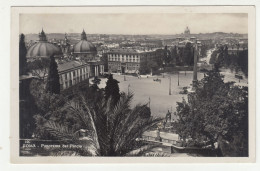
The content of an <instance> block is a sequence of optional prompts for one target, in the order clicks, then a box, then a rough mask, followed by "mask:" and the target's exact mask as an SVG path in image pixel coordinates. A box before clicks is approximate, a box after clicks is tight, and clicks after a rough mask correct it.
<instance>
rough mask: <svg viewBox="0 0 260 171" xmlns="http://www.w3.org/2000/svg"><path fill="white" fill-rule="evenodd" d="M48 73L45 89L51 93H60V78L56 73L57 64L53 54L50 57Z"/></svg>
mask: <svg viewBox="0 0 260 171" xmlns="http://www.w3.org/2000/svg"><path fill="white" fill-rule="evenodd" d="M50 59H51V60H50V65H49V73H48V77H47V84H46V91H47V92H49V93H51V94H59V93H60V78H59V73H58V65H57V63H56V61H55V58H54V55H52V56H51V57H50Z"/></svg>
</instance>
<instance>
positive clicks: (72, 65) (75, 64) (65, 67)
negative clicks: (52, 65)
mask: <svg viewBox="0 0 260 171" xmlns="http://www.w3.org/2000/svg"><path fill="white" fill-rule="evenodd" d="M83 65H86V64H85V63H80V62H78V61H69V62H65V63H61V64H58V71H59V72H62V71H66V70H69V69H73V68H76V67H79V66H83Z"/></svg>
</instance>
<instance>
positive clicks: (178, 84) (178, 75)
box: [178, 71, 180, 86]
mask: <svg viewBox="0 0 260 171" xmlns="http://www.w3.org/2000/svg"><path fill="white" fill-rule="evenodd" d="M179 79H180V76H179V71H178V86H179V85H180V81H179Z"/></svg>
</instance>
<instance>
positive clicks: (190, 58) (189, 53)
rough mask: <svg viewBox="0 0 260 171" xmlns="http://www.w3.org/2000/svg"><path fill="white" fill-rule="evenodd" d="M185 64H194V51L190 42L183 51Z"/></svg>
mask: <svg viewBox="0 0 260 171" xmlns="http://www.w3.org/2000/svg"><path fill="white" fill-rule="evenodd" d="M183 59H184V64H185V65H189V66H192V65H193V63H194V49H193V46H192V44H191V43H190V42H188V43H186V45H185V47H184V51H183Z"/></svg>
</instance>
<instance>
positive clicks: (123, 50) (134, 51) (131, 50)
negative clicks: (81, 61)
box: [107, 49, 155, 54]
mask: <svg viewBox="0 0 260 171" xmlns="http://www.w3.org/2000/svg"><path fill="white" fill-rule="evenodd" d="M149 52H155V50H151V51H141V50H136V49H111V50H110V51H109V52H107V53H108V54H115V53H118V54H141V53H149Z"/></svg>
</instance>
